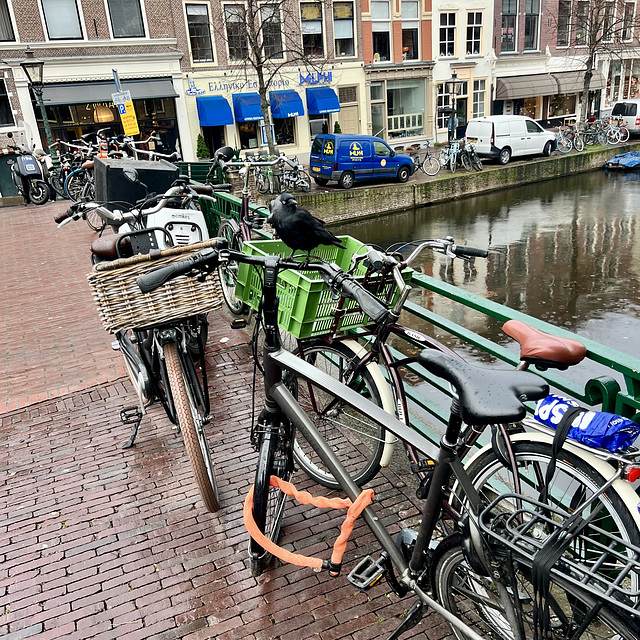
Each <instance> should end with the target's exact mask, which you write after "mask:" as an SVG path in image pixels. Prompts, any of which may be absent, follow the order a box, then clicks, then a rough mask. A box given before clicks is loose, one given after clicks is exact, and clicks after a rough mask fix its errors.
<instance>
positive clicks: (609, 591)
mask: <svg viewBox="0 0 640 640" xmlns="http://www.w3.org/2000/svg"><path fill="white" fill-rule="evenodd" d="M590 504H591V502H590V501H587V503H585V505H581V506H580V507H578V509H576V510H575V511H572V512H571V513H569V512H568V511H565V510H563V509H561V508H559V507H558V506H556V505H553V504H551V505H550V504H546V503H542V502H538V501H537V500H534V499H532V498H528V497H527V496H524V495H520V494H515V493H510V494H504V495H501V496H499V497H498V498H497V499H496V500H494V501H493V502H492V503H491V504H490V505H489V506H488V507H486V508H485V509H484V510H483V511H482V513H481V514H480V518H479V521H480V527H481V529H482V531H483V532H484V533H485V534H486V535H487V536H488V538H489V539H491V540H492V541H494V542H496V543H497V544H498V545H500V546H503V547H504V545H506V546H507V547H508V548H509V549H511V550H512V551H513V552H514V554H515V555H516V559H524V560H525V562H524V563H523V564H525V565H526V566H529V567H530V566H532V564H533V563H535V560H536V557H539V555H538V554H540V553H541V552H542V551H543V550H545V551H548V550H549V548H550V546H551V545H556V544H564V545H565V546H566V549H565V552H564V553H563V554H562V555H561V557H560V558H559V560H558V561H557V562H556V563H555V564H554V566H553V567H552V568H551V579H552V581H555V582H557V583H559V584H562V583H565V584H567V583H569V584H572V585H574V586H576V587H578V588H579V589H580V590H582V591H583V592H587V593H591V594H595V595H596V596H597V598H598V599H601V600H602V601H603V602H604V603H605V604H607V605H610V606H613V607H617V608H619V609H623V610H624V611H626V612H628V613H630V614H631V615H633V616H640V547H637V546H635V545H633V544H631V543H630V542H626V541H624V540H621V539H620V538H618V537H616V536H614V535H612V534H611V532H609V531H606V530H605V529H602V528H600V527H598V526H596V525H594V524H592V523H591V522H589V523H588V524H587V526H586V527H585V528H582V529H580V525H581V524H583V523H584V522H585V520H588V518H589V513H588V512H587V513H585V514H584V518H583V517H582V516H581V514H580V511H584V510H585V509H587V508H588V507H589V506H590ZM576 530H578V533H575V531H576ZM634 582H635V585H634Z"/></svg>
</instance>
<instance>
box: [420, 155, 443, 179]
mask: <svg viewBox="0 0 640 640" xmlns="http://www.w3.org/2000/svg"><path fill="white" fill-rule="evenodd" d="M420 168H421V169H422V171H423V172H424V173H426V174H427V175H428V176H437V175H438V174H439V173H440V169H441V166H440V163H439V162H438V160H437V159H436V158H434V157H433V156H427V157H426V158H425V159H424V161H423V162H422V165H421V167H420Z"/></svg>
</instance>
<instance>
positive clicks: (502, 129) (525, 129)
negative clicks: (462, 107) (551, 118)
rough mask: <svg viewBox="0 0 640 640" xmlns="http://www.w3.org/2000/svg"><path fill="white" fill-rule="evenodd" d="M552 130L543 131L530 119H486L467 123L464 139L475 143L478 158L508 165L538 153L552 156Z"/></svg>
mask: <svg viewBox="0 0 640 640" xmlns="http://www.w3.org/2000/svg"><path fill="white" fill-rule="evenodd" d="M555 138H556V136H555V134H554V133H553V131H547V130H546V129H543V128H542V127H541V126H540V125H539V124H538V123H537V122H536V121H535V120H532V119H531V118H528V117H527V116H485V117H483V118H473V119H472V120H469V122H468V123H467V129H466V132H465V140H466V141H467V142H471V143H473V145H474V146H475V148H476V151H477V152H478V155H480V156H484V157H488V158H497V159H498V162H500V164H507V162H509V160H511V158H512V157H513V158H516V157H519V156H528V155H536V154H544V155H545V156H549V155H551V152H552V151H553V148H554V144H555Z"/></svg>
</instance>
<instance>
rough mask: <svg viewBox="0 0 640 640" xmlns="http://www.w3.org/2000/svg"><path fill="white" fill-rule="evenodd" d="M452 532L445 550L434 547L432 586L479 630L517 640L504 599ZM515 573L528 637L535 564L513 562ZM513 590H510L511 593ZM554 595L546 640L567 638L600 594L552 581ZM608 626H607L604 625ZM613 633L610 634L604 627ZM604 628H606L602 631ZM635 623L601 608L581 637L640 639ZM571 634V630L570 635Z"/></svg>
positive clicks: (530, 634)
mask: <svg viewBox="0 0 640 640" xmlns="http://www.w3.org/2000/svg"><path fill="white" fill-rule="evenodd" d="M456 538H459V537H458V536H454V537H453V540H451V541H449V540H448V539H447V540H445V541H443V543H441V544H442V545H443V546H444V547H445V548H444V550H438V549H437V550H436V552H435V553H436V557H437V559H436V561H435V567H434V572H433V585H434V589H435V592H436V595H437V598H438V599H439V600H440V603H441V604H442V606H444V607H445V609H447V610H448V611H450V612H451V613H452V614H453V615H455V616H456V617H457V618H458V619H459V620H461V621H462V622H464V623H465V624H467V625H468V626H470V627H471V628H473V629H474V630H475V631H476V632H478V633H480V635H483V636H484V635H486V637H490V638H493V639H495V640H497V639H498V638H499V639H500V640H513V638H514V633H513V631H512V630H511V627H510V625H509V623H508V620H507V619H506V618H505V616H504V615H501V611H502V610H504V607H503V604H502V602H501V600H500V597H499V596H498V590H497V589H496V587H495V583H494V581H493V580H492V579H491V578H489V577H487V576H483V575H481V574H479V573H478V572H477V571H475V570H474V569H473V568H472V566H471V564H470V563H469V562H468V560H467V556H466V553H465V550H464V548H463V546H464V545H462V544H460V543H459V542H458V541H457V540H456ZM514 575H515V577H516V580H517V581H518V582H517V593H518V599H519V602H520V608H521V612H522V622H523V625H524V627H525V629H524V631H525V636H526V638H527V639H530V638H533V637H534V635H533V624H532V616H531V605H530V603H531V602H533V588H532V584H531V578H530V576H531V568H530V566H526V564H525V561H521V562H519V563H515V564H514ZM512 592H513V591H511V593H512ZM550 599H551V601H552V603H553V606H552V607H551V610H550V615H551V620H550V625H551V635H549V636H547V635H545V638H547V639H548V640H552V639H553V640H566V638H567V637H568V636H567V632H568V628H567V627H570V626H571V625H572V624H575V625H578V624H579V623H580V622H581V621H582V620H583V619H584V615H585V614H586V613H588V612H589V611H591V609H592V608H593V607H594V606H595V605H596V604H597V602H596V599H595V598H594V597H592V595H591V594H589V593H588V592H585V591H583V590H582V589H578V588H576V587H573V586H572V585H570V584H566V583H561V582H560V581H559V580H554V581H553V582H552V583H551V585H550ZM605 625H606V627H608V629H605V628H603V627H604V626H605ZM452 631H453V634H454V636H455V637H456V638H457V639H458V640H467V638H468V636H467V635H465V634H464V633H462V632H461V631H459V630H457V629H456V628H454V627H452ZM607 631H609V632H610V633H609V634H607V633H606V632H607ZM594 632H595V633H594ZM603 632H604V633H603ZM638 633H639V632H638V630H637V627H636V626H635V625H634V624H633V622H632V621H631V620H630V619H629V617H628V616H626V615H625V614H622V613H621V612H619V611H617V610H613V609H611V608H603V609H602V610H601V611H600V612H599V613H598V616H597V617H596V618H595V619H594V620H593V621H592V622H591V623H590V624H589V626H588V628H587V629H586V630H585V633H584V634H581V638H583V639H584V640H588V639H590V640H593V639H595V638H611V639H612V640H614V639H615V640H621V639H622V638H624V639H625V640H638V638H639V637H640V636H639V635H638ZM572 636H573V634H571V635H570V637H572Z"/></svg>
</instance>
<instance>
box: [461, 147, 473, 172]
mask: <svg viewBox="0 0 640 640" xmlns="http://www.w3.org/2000/svg"><path fill="white" fill-rule="evenodd" d="M460 164H462V166H463V167H464V168H465V169H466V170H467V171H473V167H472V166H471V158H470V157H469V154H468V153H466V152H464V151H463V152H462V153H461V154H460Z"/></svg>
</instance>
